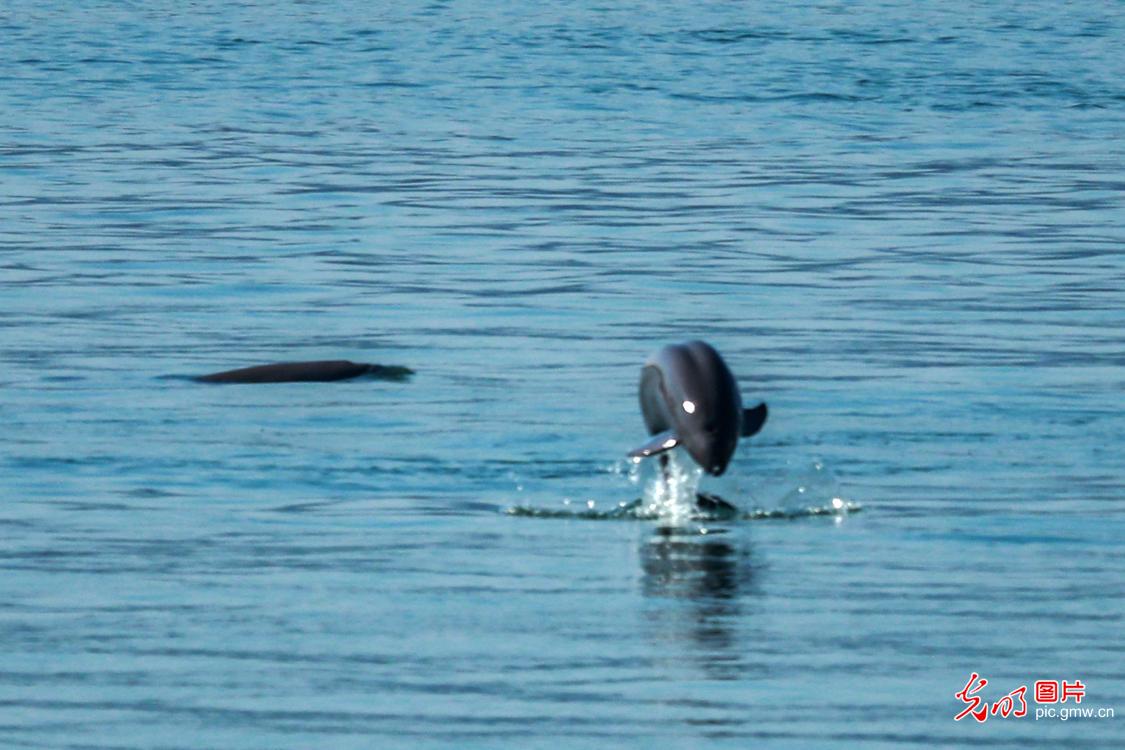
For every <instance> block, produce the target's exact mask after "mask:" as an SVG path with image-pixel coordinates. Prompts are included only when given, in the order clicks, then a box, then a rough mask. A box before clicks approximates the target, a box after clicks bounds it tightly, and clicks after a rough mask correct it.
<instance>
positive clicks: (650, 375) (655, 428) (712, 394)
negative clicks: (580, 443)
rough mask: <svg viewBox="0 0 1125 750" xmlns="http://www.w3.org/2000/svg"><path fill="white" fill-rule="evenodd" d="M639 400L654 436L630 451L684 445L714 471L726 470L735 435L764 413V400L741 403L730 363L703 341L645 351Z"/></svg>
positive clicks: (751, 428) (753, 429)
mask: <svg viewBox="0 0 1125 750" xmlns="http://www.w3.org/2000/svg"><path fill="white" fill-rule="evenodd" d="M640 400H641V414H642V415H643V416H644V420H645V427H647V428H648V431H649V434H650V435H652V436H653V437H652V438H650V439H649V441H648V442H647V443H645V444H644V445H642V446H640V447H639V448H637V449H635V450H633V451H632V452H630V453H629V455H630V456H631V457H633V458H643V457H646V456H652V455H656V454H659V453H664V452H665V451H669V450H671V449H673V448H675V447H676V446H678V445H682V446H683V447H684V449H685V450H686V451H687V453H688V455H689V456H691V457H692V460H694V461H695V462H696V463H697V464H699V466H700V467H702V469H703V470H704V471H706V472H707V473H708V474H712V475H714V476H719V475H721V474H722V473H723V472H724V471H726V468H727V464H729V463H730V459H731V456H733V455H734V449H735V448H736V447H737V446H738V438H739V437H750V436H751V435H753V434H755V433H757V432H758V431H759V430H760V429H762V425H764V424H765V422H766V416H767V414H768V410H767V409H766V405H765V404H764V403H762V404H758V405H757V406H755V407H754V408H752V409H743V408H742V397H741V396H740V395H739V392H738V383H736V382H735V379H734V375H732V374H731V371H730V368H728V367H727V364H726V362H724V361H723V358H722V357H721V356H719V353H718V352H717V351H715V348H714V347H712V346H711V345H710V344H707V343H705V342H703V341H688V342H686V343H683V344H672V345H669V346H666V347H664V348H663V349H661V350H660V351H658V352H656V353H655V354H653V355H652V356H651V357H649V359H648V361H647V362H645V365H644V367H643V368H642V369H641V387H640ZM661 458H662V459H664V460H665V461H666V460H667V459H666V457H665V456H662V457H661Z"/></svg>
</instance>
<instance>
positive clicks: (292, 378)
mask: <svg viewBox="0 0 1125 750" xmlns="http://www.w3.org/2000/svg"><path fill="white" fill-rule="evenodd" d="M413 374H414V371H413V370H411V369H410V368H409V367H400V366H398V365H370V364H365V363H362V362H349V361H348V360H346V359H330V360H322V361H319V362H278V363H276V364H272V365H256V366H254V367H243V368H240V369H238V370H226V371H224V372H214V373H211V374H210V375H200V376H198V377H196V378H195V380H196V381H198V382H200V383H298V382H328V381H332V380H348V379H350V378H358V377H361V376H366V377H370V378H379V379H382V380H404V379H406V378H407V377H409V376H410V375H413Z"/></svg>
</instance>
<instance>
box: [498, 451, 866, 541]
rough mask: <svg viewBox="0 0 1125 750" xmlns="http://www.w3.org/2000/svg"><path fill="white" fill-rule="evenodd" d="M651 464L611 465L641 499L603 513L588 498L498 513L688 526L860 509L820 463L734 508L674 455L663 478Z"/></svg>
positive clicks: (690, 465) (836, 514)
mask: <svg viewBox="0 0 1125 750" xmlns="http://www.w3.org/2000/svg"><path fill="white" fill-rule="evenodd" d="M656 464H657V462H656V461H649V462H644V463H641V462H636V461H627V462H619V463H618V464H615V465H614V467H613V468H612V469H611V473H612V474H616V475H620V476H624V477H626V478H627V479H628V481H629V482H630V484H632V485H634V486H637V487H640V488H641V490H642V493H643V494H642V496H641V497H639V498H636V499H634V500H629V501H620V502H617V503H616V504H615V505H613V506H612V507H609V508H605V507H604V506H603V507H599V505H598V502H597V501H596V500H593V499H588V500H584V501H575V500H572V499H570V498H566V499H564V500H563V501H562V504H561V506H562V507H553V508H552V507H542V506H533V505H512V506H509V507H507V508H505V510H504V512H505V513H506V514H507V515H510V516H520V517H525V518H571V519H584V520H591V521H615V520H628V521H664V522H668V523H672V524H676V523H683V522H690V521H762V520H792V519H797V518H811V517H815V516H834V517H836V518H842V517H844V516H847V515H849V514H851V513H858V512H860V511H861V510H863V506H862V505H861V504H860V503H858V502H856V501H853V500H848V499H845V498H844V497H843V496H842V494H841V492H840V487H839V483H838V482H837V480H836V478H835V476H834V475H833V474H832V472H831V471H829V470H828V469H827V468H826V467H825V466H824V464H823V463H822V462H820V461H813V462H811V463H810V464H809V465H807V466H803V467H800V468H798V469H796V470H791V471H790V472H789V473H788V475H787V476H786V477H785V479H784V480H783V481H782V482H780V483H779V485H777V486H775V487H773V488H772V490H767V491H766V492H765V493H764V494H765V495H767V496H768V499H767V500H766V501H765V502H762V501H757V502H755V503H754V505H752V506H751V507H749V508H743V507H740V505H739V504H738V503H736V502H731V501H729V500H727V499H725V498H724V497H723V496H721V495H719V494H716V493H712V492H702V491H700V490H699V483H700V480H701V479H702V478H703V471H702V470H701V469H700V468H699V467H697V466H695V465H694V464H693V463H692V462H691V461H689V460H687V459H685V458H684V457H683V456H681V455H679V452H678V451H673V452H672V453H670V454H669V461H668V464H667V474H666V475H665V473H664V472H662V471H661V470H659V469H655V470H646V467H655V466H656Z"/></svg>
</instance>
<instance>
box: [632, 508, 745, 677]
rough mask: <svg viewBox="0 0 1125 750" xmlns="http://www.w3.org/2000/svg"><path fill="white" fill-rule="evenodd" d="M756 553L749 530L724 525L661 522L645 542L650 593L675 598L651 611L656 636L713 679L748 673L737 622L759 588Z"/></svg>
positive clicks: (644, 567) (643, 553)
mask: <svg viewBox="0 0 1125 750" xmlns="http://www.w3.org/2000/svg"><path fill="white" fill-rule="evenodd" d="M704 531H706V533H703V532H704ZM751 552H752V550H751V546H750V542H749V540H748V539H747V538H746V537H745V536H744V535H742V534H735V533H725V531H724V530H718V531H714V530H705V529H690V530H685V529H683V528H677V527H660V528H657V529H656V532H655V533H654V534H653V535H652V536H650V537H648V538H646V539H645V540H644V541H643V542H642V543H641V547H640V552H639V557H640V562H641V569H642V571H643V573H644V575H643V578H642V584H641V585H642V590H643V593H644V595H645V597H646V598H650V599H656V600H671V601H662V602H657V606H655V607H652V608H651V609H650V610H649V623H650V624H651V625H652V633H653V636H654V637H655V638H656V640H657V641H661V642H668V641H670V643H667V644H666V645H667V646H668V647H669V649H674V650H676V651H679V652H682V653H684V654H688V655H691V658H692V659H693V660H694V661H696V662H697V663H698V665H699V667H700V668H701V669H702V670H703V671H704V672H705V674H706V675H707V676H708V677H709V678H711V679H736V678H738V677H742V676H744V675H742V674H741V671H742V670H741V669H740V665H741V663H742V659H741V649H740V648H739V638H738V624H739V623H740V622H742V621H743V618H744V617H745V613H744V612H743V600H744V599H745V598H746V597H747V596H751V595H753V594H754V593H755V588H756V587H755V568H754V564H753V556H752V554H751ZM666 650H667V649H666Z"/></svg>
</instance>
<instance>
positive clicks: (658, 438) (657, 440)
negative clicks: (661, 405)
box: [629, 430, 680, 458]
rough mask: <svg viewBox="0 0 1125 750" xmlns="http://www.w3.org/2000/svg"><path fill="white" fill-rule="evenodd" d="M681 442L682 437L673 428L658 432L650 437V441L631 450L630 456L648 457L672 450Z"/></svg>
mask: <svg viewBox="0 0 1125 750" xmlns="http://www.w3.org/2000/svg"><path fill="white" fill-rule="evenodd" d="M679 444H680V439H679V438H678V437H676V435H675V433H673V432H672V431H671V430H666V431H664V432H658V433H657V434H655V435H653V436H652V437H651V438H649V441H648V442H647V443H645V444H644V445H642V446H640V447H639V448H634V449H633V450H631V451H629V458H647V457H649V456H655V455H656V454H657V453H663V452H664V451H670V450H672V449H673V448H675V447H676V446H677V445H679Z"/></svg>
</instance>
